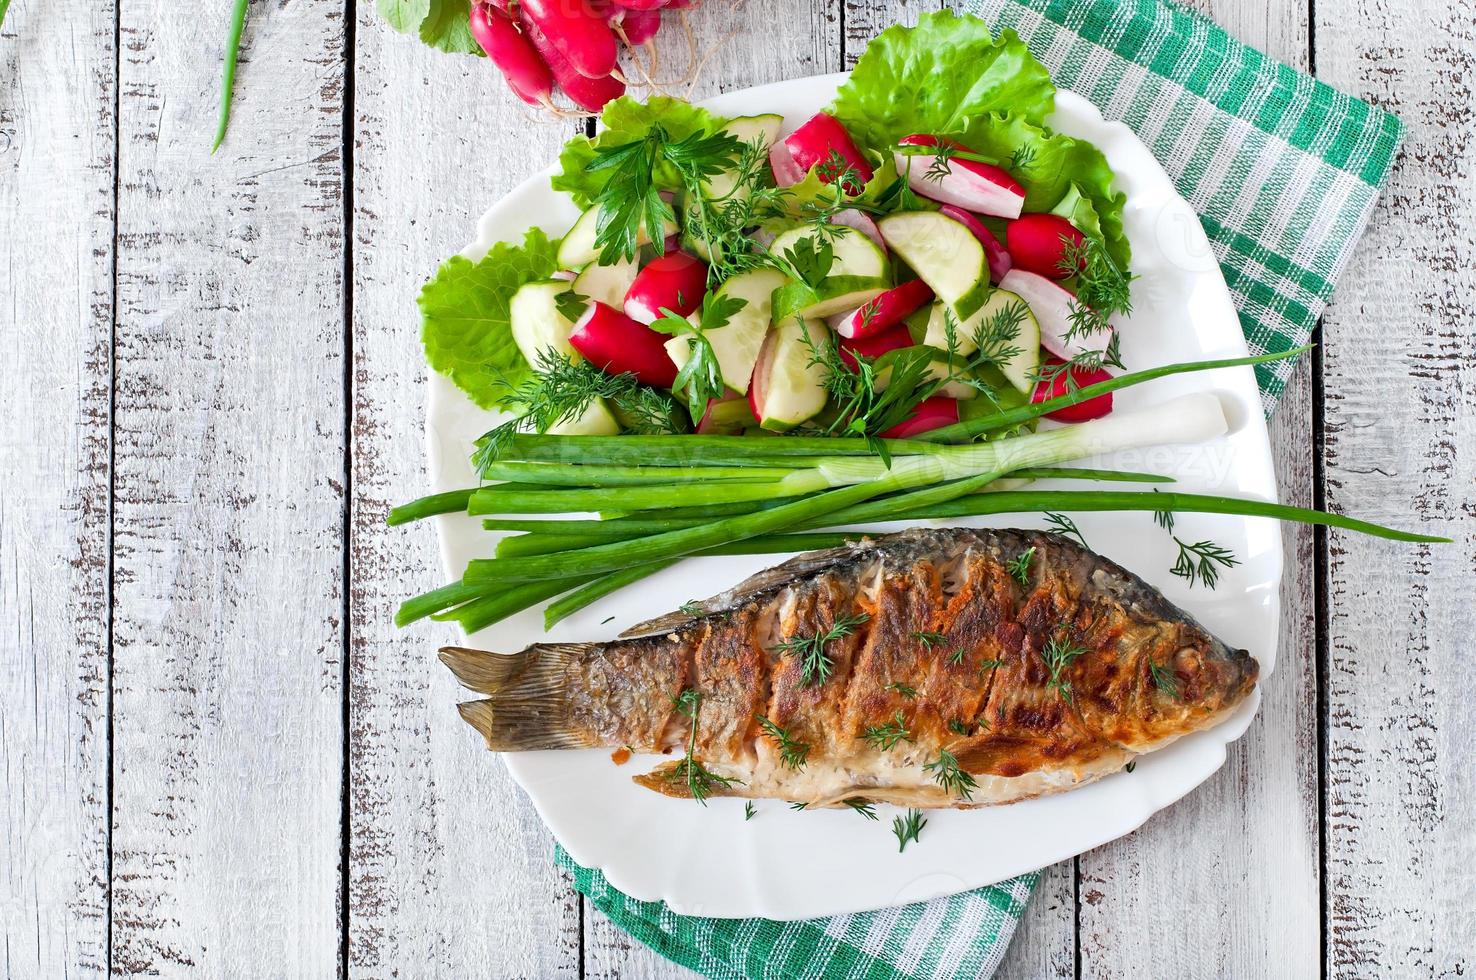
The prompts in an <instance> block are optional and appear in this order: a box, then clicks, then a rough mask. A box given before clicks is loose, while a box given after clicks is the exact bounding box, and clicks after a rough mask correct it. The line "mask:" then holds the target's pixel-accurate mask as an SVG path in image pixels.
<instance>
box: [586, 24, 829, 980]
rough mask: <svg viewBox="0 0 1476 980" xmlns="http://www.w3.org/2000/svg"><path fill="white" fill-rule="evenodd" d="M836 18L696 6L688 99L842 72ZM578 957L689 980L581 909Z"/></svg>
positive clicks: (590, 972) (637, 978) (616, 969)
mask: <svg viewBox="0 0 1476 980" xmlns="http://www.w3.org/2000/svg"><path fill="white" fill-rule="evenodd" d="M841 16H842V14H841V9H840V3H839V2H838V0H747V2H745V3H741V4H732V5H728V4H724V3H705V4H703V5H702V6H701V7H700V8H699V9H698V10H696V11H694V12H693V13H692V15H691V18H690V19H691V23H692V26H693V33H694V34H695V35H696V44H697V47H698V48H699V49H700V50H702V51H704V52H706V51H709V50H712V51H713V55H712V57H711V58H710V59H709V60H708V62H707V64H706V66H705V68H704V70H703V72H702V75H701V77H700V78H699V79H698V82H697V85H696V87H695V88H694V90H693V92H692V95H691V97H692V98H693V99H703V98H706V97H708V96H711V95H715V94H717V93H719V92H727V91H731V90H733V89H737V88H746V87H748V86H750V85H763V84H765V83H766V82H775V81H780V80H781V79H786V78H800V77H803V76H806V75H820V74H824V73H826V72H832V71H839V70H840V69H841V67H842V66H843V60H842V48H841V34H840V31H841ZM775 25H783V28H782V29H776V26H775ZM675 35H676V31H674V30H673V31H672V32H671V34H667V33H665V32H663V34H662V35H661V38H660V40H661V42H662V43H663V45H664V47H665V49H667V50H669V51H674V50H676V49H678V48H679V47H680V44H679V38H678V37H677V36H675ZM714 45H717V47H716V48H715V49H714V48H713V46H714ZM678 53H679V52H678ZM584 951H585V957H584V966H585V975H586V976H587V977H589V978H608V980H616V978H619V980H658V978H661V980H665V978H671V977H690V976H694V975H695V974H693V973H691V972H690V971H688V970H686V969H684V968H682V967H678V966H676V965H675V964H673V963H671V962H669V961H668V960H666V959H663V958H662V957H661V956H658V955H657V954H656V953H653V952H652V951H651V950H650V949H648V948H647V947H646V946H644V945H642V944H641V943H639V942H635V941H634V940H632V939H631V938H630V937H629V936H627V935H626V934H625V933H623V932H621V931H620V930H619V929H617V928H615V927H614V926H613V925H611V924H610V921H609V920H608V919H606V918H605V917H604V916H603V915H602V914H601V913H600V912H599V911H598V910H596V909H595V908H594V907H593V906H591V905H590V904H589V903H588V902H586V903H585V946H584Z"/></svg>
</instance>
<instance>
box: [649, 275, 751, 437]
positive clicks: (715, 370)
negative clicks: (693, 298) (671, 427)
mask: <svg viewBox="0 0 1476 980" xmlns="http://www.w3.org/2000/svg"><path fill="white" fill-rule="evenodd" d="M747 305H748V300H746V299H742V298H741V297H738V296H723V295H720V294H719V293H717V292H709V293H707V295H705V296H703V297H702V308H701V310H700V311H698V314H697V319H696V320H695V321H694V320H692V319H690V318H688V317H684V316H682V315H681V314H680V313H675V312H673V311H672V310H669V309H667V308H666V307H662V308H661V316H660V317H659V318H658V319H657V320H655V321H654V322H652V324H651V329H652V330H655V331H657V332H658V333H664V334H670V335H672V336H673V337H686V338H688V341H689V343H690V344H691V347H690V356H688V358H687V362H686V363H685V364H683V365H682V368H681V370H680V371H678V372H677V376H676V380H674V381H673V382H672V385H671V390H672V391H685V392H686V395H687V409H688V411H689V412H690V413H691V416H692V421H693V422H696V421H698V420H699V419H701V418H702V415H703V413H704V412H706V411H707V403H708V401H710V400H711V399H714V398H721V397H722V396H723V369H722V367H721V365H719V364H718V359H717V353H716V352H715V351H714V350H713V349H712V342H711V341H710V340H708V338H707V334H708V332H709V331H712V330H717V329H719V328H721V327H725V326H727V325H728V321H729V320H731V319H732V318H733V315H734V314H735V313H737V312H738V311H739V310H741V309H743V308H744V307H745V306H747Z"/></svg>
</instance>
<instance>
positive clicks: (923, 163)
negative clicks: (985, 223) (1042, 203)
mask: <svg viewBox="0 0 1476 980" xmlns="http://www.w3.org/2000/svg"><path fill="white" fill-rule="evenodd" d="M898 142H900V143H901V145H902V146H937V145H938V143H939V140H938V138H937V137H936V136H929V135H928V134H927V133H917V134H915V135H912V136H904V137H903V138H902V139H901V140H899V141H898ZM948 144H949V145H950V146H952V147H954V148H955V149H958V150H965V151H967V150H968V147H965V146H960V145H959V144H957V143H954V142H953V141H952V140H949V141H948ZM896 159H897V172H898V173H904V174H906V175H907V185H908V186H909V187H911V188H912V189H913V191H915V192H916V193H918V194H921V195H922V196H923V197H926V198H931V199H932V200H934V201H939V202H941V203H943V204H953V205H957V206H958V207H961V208H965V209H967V210H969V211H977V212H978V213H980V214H990V215H994V216H995V217H999V218H1018V217H1019V216H1020V209H1021V208H1023V207H1024V206H1025V188H1024V187H1022V186H1021V185H1020V182H1019V181H1018V180H1016V179H1015V178H1014V177H1013V176H1012V175H1011V174H1010V172H1009V171H1008V170H1006V169H1004V168H1003V167H996V166H994V165H992V164H988V163H979V162H978V161H976V160H964V159H961V158H959V157H950V158H949V160H948V164H947V165H948V172H947V173H946V174H944V175H943V176H942V177H941V178H940V179H938V180H929V179H928V177H927V176H926V175H927V173H928V171H929V170H930V169H932V167H933V163H934V161H936V160H937V159H938V158H937V157H936V156H934V155H932V154H924V155H920V156H908V155H907V154H905V153H900V152H899V153H897V154H896Z"/></svg>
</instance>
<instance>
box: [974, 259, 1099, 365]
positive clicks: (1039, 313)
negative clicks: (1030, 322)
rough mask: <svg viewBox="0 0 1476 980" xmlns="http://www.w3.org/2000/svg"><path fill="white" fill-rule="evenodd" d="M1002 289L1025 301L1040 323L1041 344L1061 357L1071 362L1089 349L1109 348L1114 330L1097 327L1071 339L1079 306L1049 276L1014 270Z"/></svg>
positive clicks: (1066, 291) (1072, 297)
mask: <svg viewBox="0 0 1476 980" xmlns="http://www.w3.org/2000/svg"><path fill="white" fill-rule="evenodd" d="M999 288H1001V289H1008V290H1009V291H1010V292H1012V293H1014V294H1015V295H1016V296H1019V297H1020V298H1021V299H1023V300H1024V301H1025V305H1026V306H1028V307H1030V312H1031V313H1034V314H1035V319H1036V322H1038V323H1039V324H1040V346H1042V347H1044V348H1045V349H1046V350H1048V351H1050V352H1051V353H1052V354H1055V355H1056V356H1057V357H1059V358H1062V359H1064V360H1068V361H1069V360H1070V359H1071V358H1073V357H1075V356H1076V355H1077V354H1081V353H1084V352H1086V351H1105V350H1106V349H1107V345H1108V344H1109V343H1110V342H1111V340H1112V333H1113V331H1111V330H1096V331H1093V332H1091V333H1086V334H1083V333H1076V334H1074V335H1072V336H1071V339H1070V340H1069V341H1068V340H1067V339H1066V337H1067V335H1068V334H1071V333H1072V330H1071V328H1072V327H1073V326H1074V324H1073V323H1072V321H1071V311H1072V310H1073V309H1074V308H1075V307H1076V305H1077V300H1076V297H1075V296H1073V295H1072V294H1071V293H1070V292H1069V291H1068V290H1066V289H1063V288H1062V287H1060V286H1058V285H1057V284H1056V283H1054V282H1052V281H1051V280H1049V279H1047V278H1046V277H1045V276H1039V275H1036V274H1035V273H1033V272H1026V271H1025V270H1024V269H1011V270H1010V271H1009V273H1008V274H1007V275H1006V276H1005V277H1004V278H1003V279H1001V280H1000V282H999Z"/></svg>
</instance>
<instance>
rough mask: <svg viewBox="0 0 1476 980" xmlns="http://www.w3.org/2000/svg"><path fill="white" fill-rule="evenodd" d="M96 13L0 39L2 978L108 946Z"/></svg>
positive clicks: (62, 968) (104, 214)
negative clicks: (3, 974) (5, 975)
mask: <svg viewBox="0 0 1476 980" xmlns="http://www.w3.org/2000/svg"><path fill="white" fill-rule="evenodd" d="M113 36H114V35H113V11H112V5H111V4H107V3H99V4H41V3H31V4H27V3H21V4H18V5H16V6H15V7H13V8H12V9H11V11H10V13H9V16H8V17H6V19H5V26H4V28H3V31H0V270H3V271H0V296H3V297H4V300H3V301H0V337H4V338H5V354H4V356H3V357H0V391H3V392H4V404H5V411H4V412H3V413H0V800H3V804H0V806H3V809H0V936H4V948H3V956H4V964H5V967H4V969H5V973H6V974H7V975H10V976H17V977H59V976H64V975H66V976H75V975H79V974H81V975H87V976H101V975H103V974H104V973H106V971H107V952H108V917H107V902H108V875H107V862H108V735H107V730H108V716H107V712H108V538H109V524H110V521H109V511H108V509H109V493H110V481H111V467H110V462H109V434H108V416H109V412H110V403H111V384H112V381H111V374H112V368H111V358H112V327H113V276H112V261H113V156H114V135H115V129H114V126H115V116H114V112H113V101H114V94H115V91H116V63H115V53H114V46H113Z"/></svg>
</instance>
